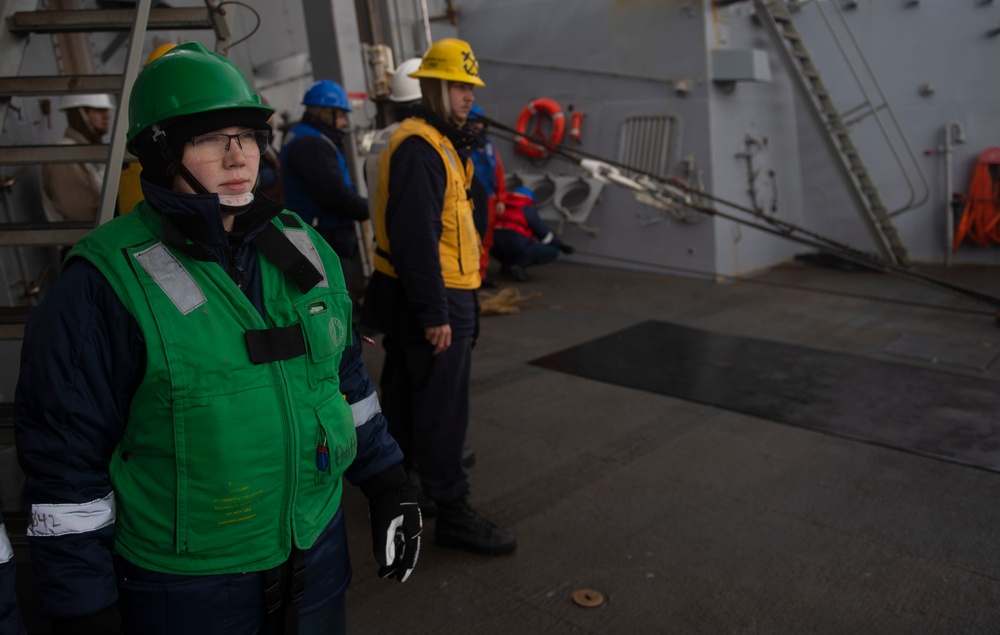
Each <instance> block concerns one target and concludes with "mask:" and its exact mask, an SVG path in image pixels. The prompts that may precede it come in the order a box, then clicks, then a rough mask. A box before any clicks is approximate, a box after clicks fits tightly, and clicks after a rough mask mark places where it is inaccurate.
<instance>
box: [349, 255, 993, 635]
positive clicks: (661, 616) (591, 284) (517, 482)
mask: <svg viewBox="0 0 1000 635" xmlns="http://www.w3.org/2000/svg"><path fill="white" fill-rule="evenodd" d="M918 270H919V271H920V272H922V273H925V274H927V275H933V276H937V277H940V278H942V279H946V280H949V281H951V282H952V283H955V284H959V285H963V286H967V287H971V288H975V289H978V290H980V291H983V292H986V293H992V294H1000V275H998V272H1000V271H998V270H997V269H994V268H990V267H982V266H956V267H951V268H947V269H946V268H944V267H933V266H925V267H918ZM532 272H533V274H534V277H533V279H532V280H531V281H529V282H527V283H521V284H518V285H516V288H517V289H518V290H519V291H520V293H521V294H522V295H527V294H530V293H532V292H538V293H539V295H538V296H537V297H534V298H533V299H530V300H527V301H525V302H522V303H519V304H517V306H518V307H520V311H519V312H517V313H513V314H506V315H490V316H485V317H484V318H483V320H482V329H481V336H480V339H479V342H478V345H477V346H476V348H475V350H474V352H473V381H472V423H471V427H470V432H469V445H470V446H471V447H472V448H473V449H474V450H475V452H476V455H477V462H476V464H475V466H474V467H472V468H471V469H470V479H471V484H472V493H471V499H472V502H473V504H474V505H475V506H476V507H477V508H478V509H479V510H480V511H481V512H482V513H483V514H484V515H486V516H487V517H488V518H490V519H492V520H494V521H495V522H496V523H497V524H498V525H500V526H502V527H504V528H507V529H509V530H511V531H513V532H515V533H516V534H517V538H518V549H517V551H516V553H515V554H513V555H510V556H502V557H485V556H480V555H476V554H472V553H465V552H460V551H455V550H446V549H442V548H439V547H436V546H435V545H434V544H433V534H434V521H433V520H428V521H426V523H425V527H424V538H425V540H424V543H423V547H422V550H421V553H420V558H419V563H418V566H417V568H416V570H415V571H414V573H413V575H412V576H411V578H410V580H408V581H407V582H406V583H404V584H398V583H396V582H394V581H387V580H379V579H378V578H377V576H376V575H375V566H374V562H373V558H372V556H371V538H370V534H369V529H368V523H367V508H366V504H365V500H364V498H363V496H361V494H360V492H358V491H357V490H356V488H351V487H348V488H346V490H347V492H346V494H345V509H346V512H347V515H348V524H349V532H350V541H351V547H350V548H351V556H352V562H353V565H354V579H353V581H352V584H351V587H350V589H349V591H348V612H349V615H348V619H349V627H350V632H351V633H353V634H354V635H366V634H383V633H390V632H405V633H410V634H412V635H417V634H420V633H428V634H429V633H435V634H439V635H441V634H449V633H454V634H467V633H478V634H479V635H489V634H494V633H495V634H500V633H504V634H507V633H538V634H545V635H556V634H561V633H668V634H669V633H682V634H686V633H710V634H717V633H803V634H805V633H808V634H812V635H818V634H823V633H830V634H837V635H843V634H845V633H865V634H869V633H879V634H881V635H890V634H894V633H899V634H904V633H906V634H912V633H962V634H964V635H969V634H974V633H983V634H987V633H989V634H995V633H996V632H997V631H998V629H1000V550H998V549H997V548H996V543H997V533H998V529H997V528H998V527H1000V505H997V504H996V501H997V499H998V497H1000V474H998V473H997V471H996V470H995V467H994V466H995V465H996V463H992V464H991V463H990V459H991V458H997V460H998V461H1000V454H998V453H1000V443H998V440H1000V437H998V436H992V437H991V433H990V432H989V431H990V430H991V429H992V428H991V426H993V425H994V424H995V423H996V419H1000V415H996V416H992V417H991V416H990V414H989V413H987V414H985V415H984V414H982V413H981V412H971V413H967V412H963V405H962V404H961V403H958V404H955V407H954V409H953V410H952V411H947V410H945V411H942V413H941V415H940V417H934V416H932V417H930V419H931V420H932V421H934V420H937V419H940V421H941V423H942V425H944V426H945V428H947V425H950V419H952V418H954V419H957V420H959V421H961V420H962V419H963V417H964V418H965V419H966V422H967V423H969V421H968V420H969V419H975V421H972V423H973V424H974V425H975V426H979V427H980V431H981V432H982V430H985V431H986V432H984V433H982V434H980V436H979V437H977V439H976V440H975V441H974V442H971V444H972V445H975V446H976V447H975V448H971V449H975V450H976V451H977V452H978V454H975V453H974V456H976V457H978V458H976V459H975V460H973V461H972V462H963V461H962V460H961V459H959V460H950V459H949V458H948V456H947V454H948V452H949V449H948V447H947V446H948V445H949V442H948V439H949V438H950V437H951V433H949V432H947V431H946V433H945V435H944V437H943V438H942V439H941V443H939V444H938V446H939V447H916V448H914V447H906V442H905V439H902V440H901V441H900V444H898V447H897V444H895V443H894V442H893V438H892V436H891V435H892V434H896V435H899V434H901V433H900V432H899V431H898V429H897V432H895V433H893V432H891V431H890V437H889V438H888V441H886V439H885V438H883V439H882V440H876V441H872V440H870V439H867V438H865V437H866V436H867V435H866V434H864V431H863V430H862V433H861V434H859V435H851V434H837V433H836V432H833V433H831V432H830V431H826V430H823V429H822V428H823V426H822V423H823V421H821V420H819V419H822V416H819V417H818V418H817V420H816V421H815V423H816V424H817V426H812V425H810V423H811V422H810V420H809V418H808V417H809V411H807V413H806V416H805V425H802V424H801V422H802V419H801V418H800V424H798V425H792V424H789V423H787V422H783V421H782V420H781V419H782V418H783V417H776V418H768V417H766V416H760V415H759V414H758V415H750V414H746V413H744V412H740V411H738V410H734V409H731V408H730V407H729V401H730V400H731V398H732V396H733V395H739V394H740V393H741V392H745V391H747V390H758V389H759V390H771V389H773V385H772V386H770V387H768V386H760V385H757V386H753V385H750V386H745V387H744V386H742V385H741V384H739V382H736V381H735V380H734V381H733V382H726V381H723V382H718V379H715V380H714V381H716V382H717V383H718V384H719V385H709V386H707V387H706V386H701V388H702V389H703V390H704V389H706V388H707V390H708V393H710V394H711V395H712V396H713V397H718V398H717V399H715V403H714V404H708V403H705V400H704V399H702V400H693V399H690V398H684V397H678V396H673V395H669V394H663V393H661V392H656V391H653V390H649V389H648V387H647V388H637V387H633V386H629V385H622V384H621V383H609V382H605V381H598V380H595V379H589V378H585V377H583V376H581V375H579V374H576V373H573V372H563V371H564V370H566V369H563V370H558V371H557V370H552V369H550V368H546V367H542V366H539V365H536V364H532V363H531V362H532V361H533V360H536V359H538V358H540V357H544V356H549V355H552V354H556V353H559V352H560V351H564V350H566V349H568V348H571V347H575V346H579V345H583V344H586V343H588V342H593V341H595V340H599V339H600V338H606V337H608V336H610V335H612V334H615V333H623V332H627V329H629V328H630V327H635V326H636V325H640V324H643V323H646V322H648V321H650V320H652V321H656V322H658V323H659V322H662V323H666V324H667V325H677V326H682V327H692V328H695V329H698V330H699V332H700V333H703V334H704V335H705V336H706V337H707V338H708V341H711V336H712V335H713V334H718V335H719V336H724V337H730V336H732V337H736V338H752V340H753V341H755V342H757V343H758V344H760V343H763V344H764V345H767V344H769V343H773V344H775V345H779V344H780V345H788V346H790V347H794V348H788V347H784V348H782V347H778V348H780V349H781V350H784V351H785V353H788V351H792V352H793V353H794V352H795V351H801V352H802V353H804V354H805V353H808V354H813V353H816V354H824V355H825V354H831V355H833V356H834V357H837V358H838V359H840V360H841V361H843V359H845V358H847V359H850V360H854V362H853V363H855V364H856V366H857V368H859V369H864V368H867V367H868V366H869V364H875V365H881V366H878V367H879V368H882V369H883V372H882V373H881V375H882V376H885V377H886V378H887V379H889V378H891V377H893V376H894V375H896V373H895V372H893V369H898V370H899V371H900V372H903V371H906V372H909V371H910V370H914V371H920V372H926V373H931V375H930V377H931V378H932V379H934V378H940V379H941V384H940V386H941V388H940V389H939V390H938V389H935V388H928V387H927V386H926V385H924V384H922V387H921V388H919V391H921V392H929V393H935V392H939V393H942V394H936V395H935V394H932V395H931V397H935V398H940V399H942V400H944V401H945V402H947V400H948V394H950V393H951V392H953V391H954V387H955V386H964V385H965V384H966V383H968V384H970V385H972V384H976V385H978V386H980V387H983V386H985V387H986V388H987V389H988V390H986V391H985V392H986V393H988V394H986V395H985V396H984V398H985V399H990V398H993V396H994V395H996V394H1000V391H996V390H992V388H993V387H996V388H1000V383H998V380H1000V364H997V363H994V362H993V357H994V355H995V354H996V353H998V352H1000V329H998V326H997V323H996V321H995V319H994V310H993V309H992V308H990V307H988V306H985V305H980V304H973V303H970V302H968V301H967V300H964V299H961V298H957V297H955V296H952V295H949V294H947V293H943V292H942V291H941V290H940V289H939V288H937V287H933V288H932V287H926V286H923V285H917V284H913V283H911V282H908V281H904V280H900V279H899V278H896V277H894V276H889V275H885V274H880V273H874V272H870V271H841V270H837V269H834V268H829V267H816V266H809V265H803V264H801V263H788V264H786V265H782V266H779V267H775V268H773V269H770V270H768V271H766V272H762V273H761V274H759V275H757V276H754V277H753V278H750V279H748V280H746V281H744V282H724V283H719V282H714V281H711V280H704V279H697V278H691V277H677V276H672V275H663V274H657V273H642V272H629V271H622V270H617V269H610V268H604V267H598V266H590V265H581V264H574V263H570V262H558V263H555V264H553V265H550V266H546V267H542V268H539V269H537V270H532ZM501 286H502V287H503V286H506V285H505V284H504V285H501ZM741 341H742V339H741ZM633 344H634V343H633ZM655 345H658V343H657V342H650V346H655ZM739 350H740V349H739V348H738V347H737V348H735V349H734V348H732V347H728V348H727V347H724V346H720V347H713V346H711V345H709V346H705V347H704V363H705V364H706V365H711V364H713V363H714V364H717V363H718V362H719V361H720V357H723V358H724V357H726V356H729V357H730V358H729V359H723V360H722V361H725V362H727V363H730V364H732V367H733V368H736V369H738V368H742V367H744V366H746V365H749V364H752V363H753V362H754V360H751V359H746V358H740V355H741V354H742V353H740V352H739ZM758 350H759V349H758ZM764 350H769V349H764ZM901 351H902V354H901ZM380 355H381V353H380V350H379V349H378V348H377V347H368V350H367V352H366V356H367V363H368V365H369V372H370V373H371V374H372V376H373V377H375V378H377V377H378V374H379V372H380V365H381V357H380ZM845 356H847V357H845ZM614 357H616V356H615V355H610V356H608V359H607V362H608V363H609V364H613V363H617V362H619V361H621V360H616V359H612V358H614ZM655 357H656V359H658V360H659V361H658V362H657V364H659V365H662V366H660V369H668V370H669V369H670V365H671V364H672V363H676V360H674V359H673V355H672V354H671V353H670V352H669V351H667V352H666V353H665V354H662V355H658V356H655ZM764 357H767V355H764ZM590 361H591V363H592V362H593V361H594V360H593V359H591V360H590ZM598 361H600V360H598ZM646 363H647V364H648V362H646ZM685 363H687V364H689V365H690V359H688V360H687V361H686V362H685ZM886 369H887V370H886ZM648 370H649V373H639V374H641V375H644V376H645V375H647V374H656V372H658V370H657V369H656V368H649V369H648ZM844 374H845V373H844V369H843V367H841V368H840V370H839V371H838V375H839V376H842V375H844ZM846 374H850V372H848V373H846ZM685 376H689V377H690V380H691V382H698V381H700V377H699V372H698V364H695V365H693V366H691V367H690V368H689V369H688V371H686V373H685ZM878 376H879V375H878V374H876V379H875V380H874V381H871V382H870V383H871V384H873V385H872V386H870V388H871V390H869V387H865V388H864V390H862V391H861V392H865V393H866V397H865V398H870V394H871V393H872V392H874V394H876V395H878V394H879V390H880V387H879V385H878V384H880V381H879V380H878ZM795 379H796V378H794V377H792V378H789V382H790V384H791V385H794V386H795V389H794V390H792V391H790V394H789V395H788V397H787V399H788V400H789V401H788V404H786V405H790V404H791V405H794V403H804V404H805V405H809V401H810V395H811V394H812V392H811V391H812V390H813V388H809V387H808V384H807V382H806V383H803V382H802V381H799V382H798V383H796V382H795ZM798 379H799V380H801V379H802V378H801V377H800V378H798ZM626 383H627V382H626ZM777 383H779V384H780V383H783V382H780V381H779V382H777ZM640 384H641V382H638V381H637V382H636V385H640ZM723 384H729V385H723ZM887 385H890V386H896V387H897V388H898V386H899V383H898V382H896V383H895V384H892V383H891V382H890V383H889V384H887ZM903 385H904V386H905V385H906V384H905V382H904V384H903ZM803 391H804V392H803ZM778 392H779V394H780V391H778ZM719 394H721V395H722V396H721V397H719V396H718V395H719ZM726 395H730V397H727V396H726ZM884 396H885V398H886V400H888V401H889V402H891V401H892V400H893V399H896V401H897V403H900V399H902V402H906V401H907V400H908V399H911V398H913V397H914V396H913V395H903V396H902V397H901V396H900V395H898V394H897V395H889V394H885V395H884ZM859 398H860V397H859ZM851 399H852V398H851V397H848V398H847V399H845V400H844V401H850V400H851ZM777 401H779V402H780V399H779V400H777ZM772 406H774V408H775V409H776V410H775V411H776V412H779V413H780V411H781V404H780V403H777V405H775V404H773V403H772ZM891 412H894V411H890V415H889V416H888V417H886V418H887V419H894V418H895V417H894V416H893V415H892V414H891ZM895 423H896V425H897V428H898V426H899V425H900V422H899V421H896V422H895ZM903 424H904V425H903V428H905V421H904V422H903ZM866 425H870V426H871V427H872V428H873V429H874V428H878V427H879V424H878V422H875V423H874V424H866ZM956 434H957V433H956ZM967 445H968V444H967ZM963 450H970V448H969V447H965V448H959V451H958V454H956V456H960V455H961V451H963ZM942 456H943V457H944V458H942ZM966 456H967V455H966ZM977 461H978V463H979V464H976V462H977ZM984 466H985V467H984ZM582 590H583V591H584V595H582V596H575V595H574V594H575V593H577V592H580V591H582ZM574 597H579V598H583V599H584V600H585V601H584V602H583V604H587V603H588V601H590V602H589V603H593V604H597V606H582V605H581V604H579V603H577V602H575V601H574Z"/></svg>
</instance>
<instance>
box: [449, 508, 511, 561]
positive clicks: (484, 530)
mask: <svg viewBox="0 0 1000 635" xmlns="http://www.w3.org/2000/svg"><path fill="white" fill-rule="evenodd" d="M436 523H437V528H436V529H435V533H434V542H435V543H436V544H437V545H438V546H439V547H450V548H453V549H467V550H469V551H475V552H476V553H483V554H486V555H491V556H499V555H503V554H508V553H513V552H514V550H515V549H517V539H516V538H514V536H513V534H509V533H507V532H506V531H504V530H502V529H500V528H498V527H497V526H496V525H494V524H493V523H491V522H490V521H488V520H486V519H485V518H483V517H482V516H480V515H479V512H477V511H476V510H474V509H473V508H472V506H471V505H469V500H468V497H466V496H463V497H462V498H460V499H458V500H457V501H455V502H453V503H444V502H441V501H438V517H437V521H436Z"/></svg>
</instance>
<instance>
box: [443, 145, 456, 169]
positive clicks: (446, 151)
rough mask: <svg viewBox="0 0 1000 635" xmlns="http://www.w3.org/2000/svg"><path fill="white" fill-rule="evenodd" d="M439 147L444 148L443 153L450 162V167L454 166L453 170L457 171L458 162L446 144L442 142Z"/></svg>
mask: <svg viewBox="0 0 1000 635" xmlns="http://www.w3.org/2000/svg"><path fill="white" fill-rule="evenodd" d="M441 149H442V150H444V155H445V156H446V157H448V162H449V163H451V167H453V168H455V171H456V172H458V171H459V169H458V163H456V162H455V157H454V156H453V155H452V153H451V150H449V149H448V144H446V143H442V144H441Z"/></svg>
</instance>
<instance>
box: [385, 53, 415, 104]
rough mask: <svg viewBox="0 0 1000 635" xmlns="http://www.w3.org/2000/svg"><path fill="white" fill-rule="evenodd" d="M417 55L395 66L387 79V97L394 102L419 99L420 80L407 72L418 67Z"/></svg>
mask: <svg viewBox="0 0 1000 635" xmlns="http://www.w3.org/2000/svg"><path fill="white" fill-rule="evenodd" d="M421 61H422V60H421V59H420V58H419V57H411V58H410V59H408V60H406V61H405V62H403V63H401V64H400V65H399V66H397V67H396V70H395V71H393V72H392V80H390V81H389V90H390V91H391V92H390V94H389V99H390V100H392V101H396V102H404V101H416V100H418V99H420V80H419V79H415V78H413V77H409V74H410V73H412V72H414V71H416V70H417V69H418V68H420V62H421Z"/></svg>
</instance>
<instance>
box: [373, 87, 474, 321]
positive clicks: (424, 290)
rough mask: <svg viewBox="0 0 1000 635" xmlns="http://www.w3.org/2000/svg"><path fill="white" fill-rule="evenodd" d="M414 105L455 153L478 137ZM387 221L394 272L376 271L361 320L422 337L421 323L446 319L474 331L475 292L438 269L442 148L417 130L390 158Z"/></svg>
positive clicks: (442, 195) (466, 147) (442, 178)
mask: <svg viewBox="0 0 1000 635" xmlns="http://www.w3.org/2000/svg"><path fill="white" fill-rule="evenodd" d="M414 112H415V114H417V115H418V116H419V117H420V118H422V119H424V120H425V121H427V122H428V123H430V124H431V125H433V126H434V127H435V128H437V129H438V130H440V131H441V132H442V134H445V135H446V136H448V138H449V139H450V140H451V142H452V144H453V145H454V146H455V149H456V150H458V151H459V152H460V153H462V152H466V153H467V152H468V150H469V148H471V146H472V145H473V144H474V143H475V137H473V136H472V135H471V134H469V133H467V132H463V131H461V130H459V129H458V128H455V127H454V126H451V125H449V124H447V123H445V122H444V121H443V120H442V119H441V118H440V117H438V116H437V115H435V114H434V113H433V112H431V111H429V110H427V109H426V108H423V107H420V106H415V107H414ZM389 174H390V178H389V198H388V201H387V203H386V212H385V223H386V230H387V231H388V233H389V244H390V245H392V264H393V267H394V268H395V269H396V273H397V275H398V276H399V277H398V278H392V277H390V276H387V275H385V274H383V273H381V272H379V271H376V272H374V273H373V274H372V277H371V279H370V280H369V281H368V288H367V290H366V292H365V302H364V306H363V308H362V316H361V321H362V323H363V324H365V325H367V326H371V327H372V328H375V329H378V330H379V331H381V332H383V333H386V334H387V335H392V336H396V337H401V338H405V339H417V340H422V339H424V329H425V328H427V327H432V326H441V325H444V324H449V325H450V326H451V333H452V336H454V337H459V336H465V335H472V334H473V333H474V332H475V330H476V319H477V318H476V297H475V291H471V290H468V289H449V288H446V287H445V286H444V279H443V278H442V276H441V253H440V247H439V245H440V243H441V232H442V225H441V210H442V209H444V192H445V186H446V183H445V178H446V174H447V173H446V171H445V166H444V163H443V161H442V159H441V154H440V153H439V152H438V151H437V150H436V149H434V148H433V147H431V145H430V144H429V143H427V141H425V140H424V139H423V138H421V137H417V136H413V137H410V138H408V139H406V140H405V141H403V143H401V144H400V145H399V147H398V148H396V151H395V152H393V153H392V159H391V160H390V162H389Z"/></svg>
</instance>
